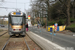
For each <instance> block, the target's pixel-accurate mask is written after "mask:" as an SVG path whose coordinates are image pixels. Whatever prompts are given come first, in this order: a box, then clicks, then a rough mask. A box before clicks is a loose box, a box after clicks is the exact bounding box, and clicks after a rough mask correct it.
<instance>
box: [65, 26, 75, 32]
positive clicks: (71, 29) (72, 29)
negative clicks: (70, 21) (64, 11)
mask: <svg viewBox="0 0 75 50" xmlns="http://www.w3.org/2000/svg"><path fill="white" fill-rule="evenodd" d="M66 30H70V31H72V32H75V27H73V28H72V27H66Z"/></svg>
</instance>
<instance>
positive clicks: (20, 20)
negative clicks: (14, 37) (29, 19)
mask: <svg viewBox="0 0 75 50" xmlns="http://www.w3.org/2000/svg"><path fill="white" fill-rule="evenodd" d="M22 23H23V17H12V24H17V25H19V24H22Z"/></svg>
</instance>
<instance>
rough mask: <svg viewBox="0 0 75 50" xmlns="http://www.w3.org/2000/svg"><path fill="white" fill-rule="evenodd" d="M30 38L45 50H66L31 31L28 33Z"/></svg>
mask: <svg viewBox="0 0 75 50" xmlns="http://www.w3.org/2000/svg"><path fill="white" fill-rule="evenodd" d="M27 34H28V35H29V37H30V38H31V39H32V40H33V41H35V42H36V43H37V44H38V45H39V46H40V47H41V48H42V49H43V50H65V48H63V47H61V46H59V45H57V44H55V43H53V42H51V41H49V40H47V39H45V38H43V37H41V36H39V35H37V34H35V33H33V32H31V31H29V32H27Z"/></svg>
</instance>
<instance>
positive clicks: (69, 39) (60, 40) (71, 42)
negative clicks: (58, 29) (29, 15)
mask: <svg viewBox="0 0 75 50" xmlns="http://www.w3.org/2000/svg"><path fill="white" fill-rule="evenodd" d="M29 30H30V31H32V32H33V33H34V34H37V35H39V36H40V37H43V38H45V39H47V40H49V41H52V34H55V35H53V41H52V42H53V43H55V44H57V45H59V46H61V47H63V48H71V47H72V48H74V49H75V36H69V35H65V34H59V33H52V34H51V32H47V31H46V30H45V29H43V28H39V29H38V28H37V27H31V28H29ZM43 44H45V43H43Z"/></svg>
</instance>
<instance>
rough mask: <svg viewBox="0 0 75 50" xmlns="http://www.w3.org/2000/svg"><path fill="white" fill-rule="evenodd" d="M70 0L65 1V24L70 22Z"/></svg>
mask: <svg viewBox="0 0 75 50" xmlns="http://www.w3.org/2000/svg"><path fill="white" fill-rule="evenodd" d="M70 2H71V0H68V1H67V26H68V25H69V24H70Z"/></svg>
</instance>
